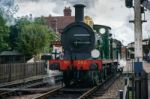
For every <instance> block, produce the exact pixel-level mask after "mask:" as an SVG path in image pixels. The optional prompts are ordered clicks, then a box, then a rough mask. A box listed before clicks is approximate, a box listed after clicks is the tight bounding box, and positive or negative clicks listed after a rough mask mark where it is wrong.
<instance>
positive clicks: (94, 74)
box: [93, 71, 100, 85]
mask: <svg viewBox="0 0 150 99" xmlns="http://www.w3.org/2000/svg"><path fill="white" fill-rule="evenodd" d="M93 76H94V79H93V80H94V85H99V84H100V77H99V74H98V71H93Z"/></svg>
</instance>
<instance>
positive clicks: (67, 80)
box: [63, 71, 70, 87]
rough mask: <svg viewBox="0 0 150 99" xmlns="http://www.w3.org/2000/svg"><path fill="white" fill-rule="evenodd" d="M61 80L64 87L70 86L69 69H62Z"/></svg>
mask: <svg viewBox="0 0 150 99" xmlns="http://www.w3.org/2000/svg"><path fill="white" fill-rule="evenodd" d="M63 81H64V83H65V86H66V87H68V86H70V76H69V71H64V72H63Z"/></svg>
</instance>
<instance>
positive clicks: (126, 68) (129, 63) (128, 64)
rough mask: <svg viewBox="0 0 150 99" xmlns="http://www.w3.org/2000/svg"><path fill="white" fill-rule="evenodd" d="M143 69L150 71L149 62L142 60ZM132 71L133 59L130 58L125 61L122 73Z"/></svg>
mask: <svg viewBox="0 0 150 99" xmlns="http://www.w3.org/2000/svg"><path fill="white" fill-rule="evenodd" d="M143 70H144V71H145V72H146V73H150V63H148V62H146V61H143ZM133 71H134V61H133V60H130V61H127V62H126V66H124V69H123V73H133Z"/></svg>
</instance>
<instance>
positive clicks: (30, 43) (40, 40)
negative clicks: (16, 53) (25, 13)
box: [18, 20, 54, 56]
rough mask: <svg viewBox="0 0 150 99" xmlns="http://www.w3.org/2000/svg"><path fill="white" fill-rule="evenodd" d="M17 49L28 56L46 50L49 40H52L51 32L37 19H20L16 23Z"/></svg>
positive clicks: (47, 49)
mask: <svg viewBox="0 0 150 99" xmlns="http://www.w3.org/2000/svg"><path fill="white" fill-rule="evenodd" d="M18 29H19V30H20V33H19V36H18V49H19V50H20V51H22V52H23V53H24V54H26V55H28V56H33V55H38V54H40V53H43V52H48V51H49V47H50V42H51V41H53V40H54V36H53V35H52V32H51V31H50V30H49V29H48V27H46V26H45V25H43V24H42V23H40V22H39V21H34V22H29V21H27V20H26V21H25V20H23V21H21V22H20V23H19V24H18Z"/></svg>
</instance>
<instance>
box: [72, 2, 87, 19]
mask: <svg viewBox="0 0 150 99" xmlns="http://www.w3.org/2000/svg"><path fill="white" fill-rule="evenodd" d="M74 7H75V22H83V21H84V7H85V5H83V4H76V5H74Z"/></svg>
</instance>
